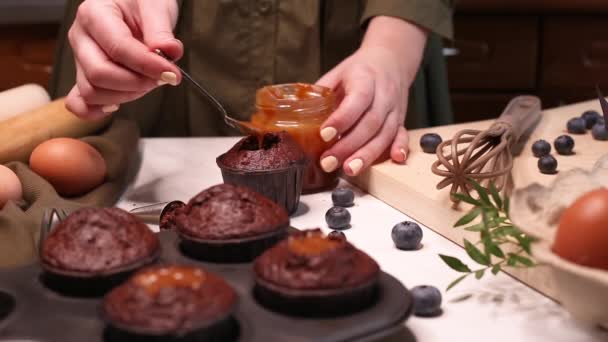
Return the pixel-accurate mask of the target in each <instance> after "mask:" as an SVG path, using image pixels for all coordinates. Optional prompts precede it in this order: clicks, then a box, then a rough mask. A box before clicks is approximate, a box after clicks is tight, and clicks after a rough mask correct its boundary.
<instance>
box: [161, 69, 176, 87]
mask: <svg viewBox="0 0 608 342" xmlns="http://www.w3.org/2000/svg"><path fill="white" fill-rule="evenodd" d="M160 80H161V81H164V82H167V83H169V84H170V85H177V75H176V74H175V73H173V72H171V71H165V72H163V73H162V74H160Z"/></svg>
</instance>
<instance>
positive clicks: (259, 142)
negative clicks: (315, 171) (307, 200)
mask: <svg viewBox="0 0 608 342" xmlns="http://www.w3.org/2000/svg"><path fill="white" fill-rule="evenodd" d="M307 164H308V160H307V158H306V155H305V154H304V152H303V151H302V149H301V148H300V147H299V145H298V144H297V143H296V142H295V141H294V140H293V139H292V138H291V137H290V136H289V134H288V133H287V132H279V133H266V134H264V135H263V136H262V137H258V136H254V135H251V136H248V137H245V138H243V139H241V140H240V141H239V142H238V143H237V144H236V145H234V147H232V148H231V149H230V150H229V151H228V152H226V153H225V154H222V155H221V156H219V157H218V158H217V165H218V166H219V167H220V169H221V170H222V177H223V178H224V183H231V184H237V185H244V186H247V187H250V188H252V189H253V190H255V191H257V192H259V193H261V194H262V195H264V196H266V197H268V198H270V199H271V200H273V201H274V202H276V203H278V204H280V205H282V206H284V207H285V209H286V210H287V212H288V213H289V214H290V215H291V214H293V213H294V212H295V211H296V210H297V209H298V204H299V202H300V193H301V192H302V177H303V173H304V169H305V168H306V165H307Z"/></svg>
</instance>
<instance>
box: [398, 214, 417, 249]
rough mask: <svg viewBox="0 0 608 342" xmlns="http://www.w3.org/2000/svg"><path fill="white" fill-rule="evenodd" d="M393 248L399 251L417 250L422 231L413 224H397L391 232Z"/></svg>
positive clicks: (406, 222)
mask: <svg viewBox="0 0 608 342" xmlns="http://www.w3.org/2000/svg"><path fill="white" fill-rule="evenodd" d="M391 237H392V238H393V242H394V243H395V246H396V247H397V248H399V249H403V250H406V251H411V250H414V249H418V247H419V246H420V241H422V229H420V226H419V225H418V224H416V223H415V222H411V221H404V222H401V223H397V224H396V225H395V226H394V227H393V230H392V231H391Z"/></svg>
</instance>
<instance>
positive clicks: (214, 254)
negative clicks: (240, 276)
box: [179, 226, 289, 263]
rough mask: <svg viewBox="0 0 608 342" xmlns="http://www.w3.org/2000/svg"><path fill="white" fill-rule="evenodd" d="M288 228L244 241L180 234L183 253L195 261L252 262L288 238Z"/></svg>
mask: <svg viewBox="0 0 608 342" xmlns="http://www.w3.org/2000/svg"><path fill="white" fill-rule="evenodd" d="M288 228H289V227H287V226H285V227H281V228H279V229H278V230H276V231H273V232H270V233H266V234H262V235H258V236H252V237H248V238H242V239H229V240H205V239H199V238H195V237H192V236H189V235H186V234H183V233H179V236H180V240H181V241H180V244H179V247H180V249H181V251H182V252H183V253H184V254H185V255H187V256H189V257H191V258H194V259H197V260H201V261H210V262H222V263H241V262H250V261H252V260H253V259H255V258H257V257H258V256H259V255H260V254H262V253H263V252H264V251H265V250H267V249H268V248H270V247H272V246H274V245H275V244H276V243H277V242H279V241H281V240H283V239H284V238H285V237H287V232H288Z"/></svg>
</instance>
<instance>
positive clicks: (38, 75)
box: [0, 24, 59, 91]
mask: <svg viewBox="0 0 608 342" xmlns="http://www.w3.org/2000/svg"><path fill="white" fill-rule="evenodd" d="M58 30H59V25H58V24H27V25H25V24H24V25H0V91H2V90H6V89H9V88H13V87H16V86H19V85H22V84H24V83H37V84H40V85H42V86H44V87H46V86H47V85H48V82H49V78H50V76H51V72H52V67H53V57H54V54H55V44H56V38H57V32H58Z"/></svg>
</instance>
